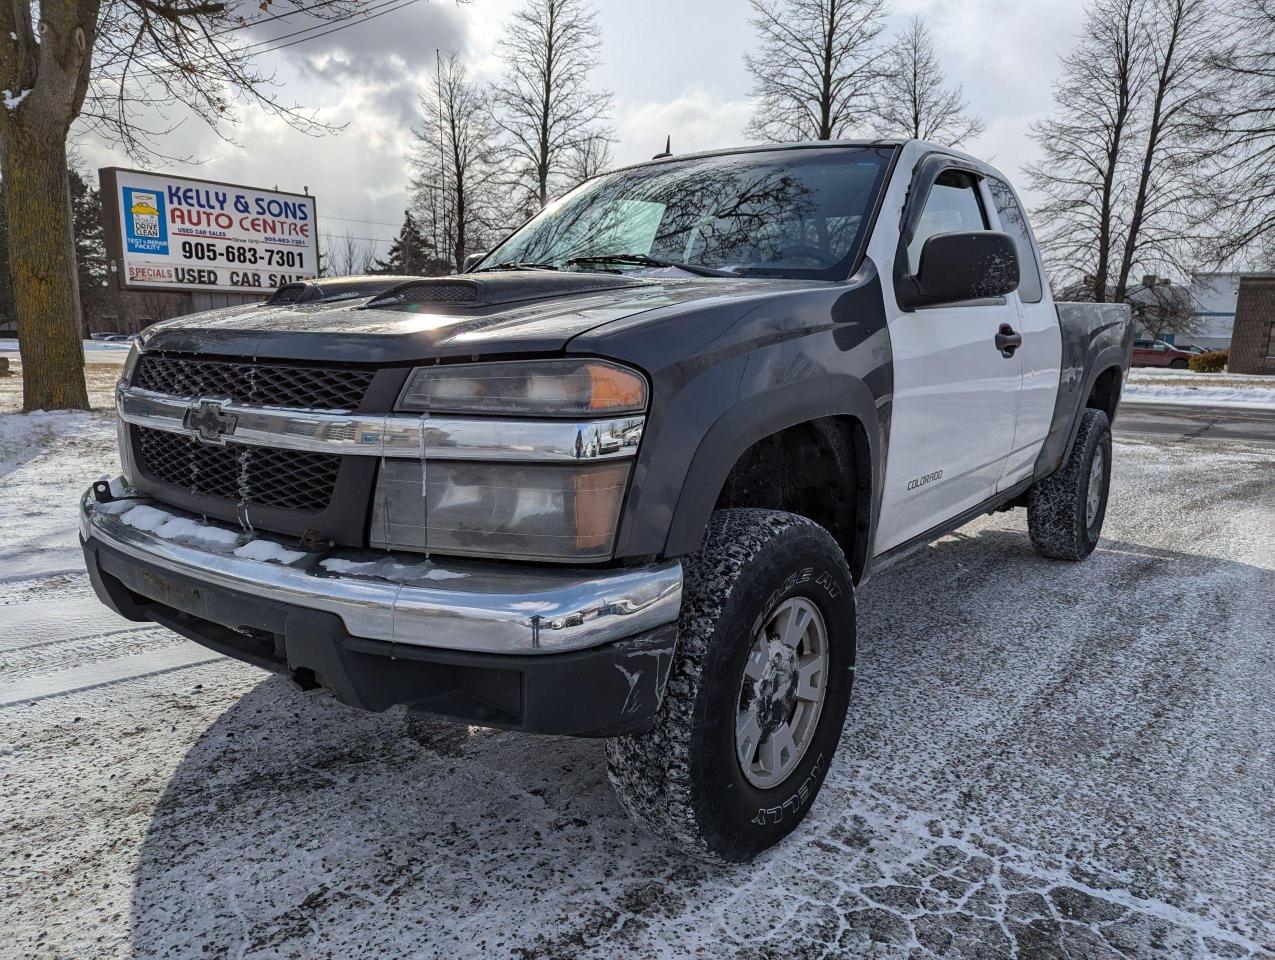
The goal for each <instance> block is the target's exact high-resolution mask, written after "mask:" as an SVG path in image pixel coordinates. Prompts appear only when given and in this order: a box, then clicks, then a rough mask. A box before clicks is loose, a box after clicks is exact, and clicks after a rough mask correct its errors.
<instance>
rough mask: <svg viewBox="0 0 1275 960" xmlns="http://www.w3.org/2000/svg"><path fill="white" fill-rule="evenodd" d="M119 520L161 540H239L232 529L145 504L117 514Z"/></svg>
mask: <svg viewBox="0 0 1275 960" xmlns="http://www.w3.org/2000/svg"><path fill="white" fill-rule="evenodd" d="M119 517H120V520H121V521H122V522H124V523H126V524H128V525H129V526H130V527H133V528H135V529H137V530H144V531H146V532H147V533H153V534H155V536H157V537H159V538H160V539H161V540H193V541H195V542H196V543H209V544H213V545H214V546H229V545H230V544H233V543H238V542H239V537H240V534H238V533H236V532H235V531H233V530H223V529H222V528H220V527H211V526H208V525H207V524H204V523H199V522H198V521H195V520H190V519H188V518H186V517H175V516H173V515H172V514H171V513H167V512H166V511H164V510H158V509H156V508H155V507H150V506H147V505H146V504H144V503H142V504H137V505H136V506H134V507H133V509H132V510H128V511H126V512H124V513H121V514H120V515H119Z"/></svg>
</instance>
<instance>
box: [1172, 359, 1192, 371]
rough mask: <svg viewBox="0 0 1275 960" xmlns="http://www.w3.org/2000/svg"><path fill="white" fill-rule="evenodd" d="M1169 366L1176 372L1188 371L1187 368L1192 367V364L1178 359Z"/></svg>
mask: <svg viewBox="0 0 1275 960" xmlns="http://www.w3.org/2000/svg"><path fill="white" fill-rule="evenodd" d="M1169 366H1170V367H1171V368H1172V369H1174V370H1185V369H1187V367H1189V366H1190V363H1189V362H1188V361H1186V360H1183V359H1182V358H1181V357H1178V358H1177V359H1176V360H1174V361H1173V362H1172V363H1170V364H1169Z"/></svg>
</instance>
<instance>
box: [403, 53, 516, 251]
mask: <svg viewBox="0 0 1275 960" xmlns="http://www.w3.org/2000/svg"><path fill="white" fill-rule="evenodd" d="M489 106H490V105H489V104H488V102H487V94H486V91H485V90H484V89H483V88H482V87H480V86H479V85H478V84H477V83H475V82H474V81H473V80H471V79H470V77H469V73H468V71H467V70H466V68H465V65H464V63H463V62H462V61H461V59H460V56H459V55H458V54H457V53H456V52H455V51H450V52H448V53H447V54H446V55H445V56H443V57H442V59H441V60H440V62H439V65H438V70H437V72H436V73H435V76H434V80H433V82H432V83H431V84H430V87H429V89H428V90H427V91H426V92H425V93H424V94H423V95H422V96H421V113H422V126H421V129H420V130H418V131H417V132H416V141H417V142H416V150H415V153H414V154H413V157H412V166H413V168H414V170H415V175H414V177H413V181H412V193H413V199H414V201H415V205H416V208H417V210H418V212H419V214H420V220H421V230H422V232H423V233H424V234H425V236H426V237H429V238H431V241H432V243H433V244H434V246H435V249H436V250H437V252H438V255H439V256H443V257H445V258H446V259H448V260H449V261H450V262H451V263H452V264H453V266H454V269H456V270H460V269H462V268H463V267H464V264H465V257H466V256H468V255H469V254H470V253H473V252H475V251H477V250H481V249H483V248H484V246H485V244H486V242H487V240H488V239H489V234H490V231H491V227H492V224H493V221H494V214H493V209H492V204H493V199H494V198H493V197H492V190H493V180H494V177H495V174H496V170H497V168H496V164H495V160H496V156H495V153H496V143H495V136H496V130H495V126H494V124H493V123H492V121H491V118H490V110H489Z"/></svg>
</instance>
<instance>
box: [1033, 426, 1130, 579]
mask: <svg viewBox="0 0 1275 960" xmlns="http://www.w3.org/2000/svg"><path fill="white" fill-rule="evenodd" d="M1110 486H1111V425H1110V424H1109V423H1108V421H1107V415H1106V414H1105V413H1104V412H1103V411H1101V410H1094V409H1091V408H1086V409H1085V410H1083V411H1082V412H1081V415H1080V429H1079V431H1077V433H1076V440H1075V442H1074V443H1073V444H1072V445H1071V454H1070V455H1069V456H1068V457H1067V461H1066V462H1065V463H1064V464H1063V465H1062V466H1061V467H1059V468H1058V470H1057V472H1056V473H1054V474H1053V475H1051V476H1048V477H1046V478H1045V479H1043V480H1040V481H1038V482H1037V483H1036V484H1035V485H1034V486H1033V487H1032V488H1031V489H1030V490H1029V491H1028V492H1027V530H1028V532H1029V533H1030V534H1031V540H1032V546H1033V547H1035V548H1036V552H1037V553H1038V554H1040V555H1041V556H1042V557H1049V558H1050V559H1053V560H1083V559H1084V558H1085V557H1087V556H1089V554H1091V553H1093V551H1094V547H1096V546H1097V545H1098V537H1099V536H1100V535H1101V533H1102V522H1103V520H1104V519H1105V518H1106V515H1107V493H1108V490H1109V488H1110Z"/></svg>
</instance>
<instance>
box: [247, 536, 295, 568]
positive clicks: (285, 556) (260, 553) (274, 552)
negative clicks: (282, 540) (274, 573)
mask: <svg viewBox="0 0 1275 960" xmlns="http://www.w3.org/2000/svg"><path fill="white" fill-rule="evenodd" d="M235 556H236V557H239V558H240V559H241V560H260V561H262V562H263V563H271V562H273V563H295V562H296V561H298V560H300V559H302V558H303V557H304V556H305V554H304V553H303V552H301V551H300V550H289V549H287V548H286V547H281V546H279V544H277V543H275V542H274V541H273V540H249V541H248V542H247V543H245V544H243V545H242V546H239V547H235Z"/></svg>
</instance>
